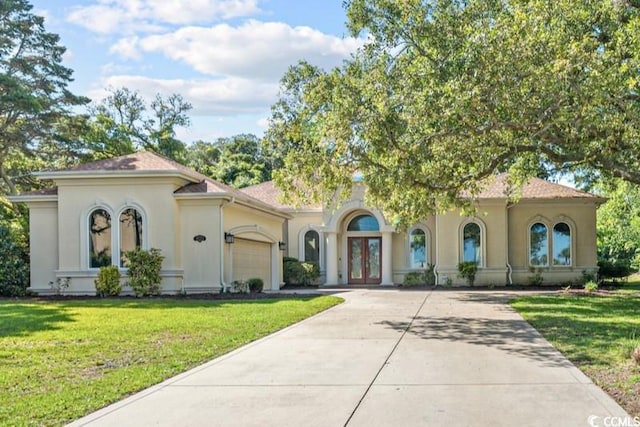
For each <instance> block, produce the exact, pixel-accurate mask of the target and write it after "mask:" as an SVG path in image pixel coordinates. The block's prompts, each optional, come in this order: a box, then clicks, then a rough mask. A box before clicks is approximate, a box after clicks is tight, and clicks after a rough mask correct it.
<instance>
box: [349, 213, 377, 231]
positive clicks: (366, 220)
mask: <svg viewBox="0 0 640 427" xmlns="http://www.w3.org/2000/svg"><path fill="white" fill-rule="evenodd" d="M347 231H380V225H379V224H378V220H377V219H375V217H373V216H372V215H358V216H357V217H355V218H353V219H352V220H351V222H350V223H349V226H348V227H347Z"/></svg>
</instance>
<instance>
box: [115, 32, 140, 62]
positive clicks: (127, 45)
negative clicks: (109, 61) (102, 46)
mask: <svg viewBox="0 0 640 427" xmlns="http://www.w3.org/2000/svg"><path fill="white" fill-rule="evenodd" d="M138 40H139V39H138V37H137V36H132V37H124V38H121V39H120V40H118V41H117V42H116V44H114V45H113V46H111V47H110V48H109V53H115V54H118V55H120V56H121V57H123V58H126V59H137V60H140V59H142V55H141V54H140V51H139V50H138Z"/></svg>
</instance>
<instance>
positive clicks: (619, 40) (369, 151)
mask: <svg viewBox="0 0 640 427" xmlns="http://www.w3.org/2000/svg"><path fill="white" fill-rule="evenodd" d="M638 3H639V2H637V1H630V0H628V1H624V0H603V1H575V0H554V1H550V0H466V1H464V0H402V1H398V0H347V1H345V2H344V4H345V7H346V10H347V16H348V23H347V25H348V28H349V30H350V31H351V33H352V34H353V35H361V34H364V35H367V37H368V40H369V41H368V43H366V45H365V46H364V47H363V48H361V49H360V50H359V51H358V52H357V53H356V54H355V55H354V56H353V57H352V58H351V59H350V60H349V61H346V62H345V63H344V64H343V66H341V67H339V68H336V69H334V70H331V71H329V72H325V71H323V70H320V69H318V68H316V67H314V66H313V65H310V64H307V63H304V62H301V63H300V64H298V65H297V66H295V67H292V68H291V69H290V70H289V71H288V73H287V74H286V75H285V76H284V78H283V80H282V83H281V94H280V99H279V101H278V102H277V103H276V104H275V105H274V107H273V114H272V118H271V126H270V129H269V131H268V133H267V139H268V141H269V142H270V144H271V145H273V146H275V147H276V148H277V149H278V150H280V151H281V152H283V153H285V154H286V156H287V157H286V160H285V166H286V167H285V169H283V170H282V171H281V172H280V173H278V174H277V176H276V179H277V181H278V182H279V183H280V185H281V186H282V187H283V188H284V189H285V193H286V194H287V195H288V197H289V198H290V199H291V200H293V201H301V200H308V199H310V198H311V199H319V198H322V197H329V196H331V195H333V194H334V192H335V191H338V193H339V194H342V193H341V192H340V191H339V190H340V189H349V188H350V183H351V181H352V178H353V176H354V174H359V175H361V176H362V179H363V180H364V182H365V183H366V184H367V185H368V188H369V191H368V197H369V198H370V199H371V200H370V201H371V202H373V203H375V204H376V205H378V206H380V207H381V208H382V209H383V210H384V211H385V212H386V213H387V214H389V215H390V217H391V219H392V220H394V221H397V222H402V223H408V222H412V221H415V220H416V219H418V218H420V217H423V216H424V215H426V214H428V213H431V212H433V211H436V210H441V209H446V208H448V207H451V206H452V205H457V204H458V205H459V204H461V203H463V202H464V200H461V199H460V195H461V194H469V193H471V194H472V193H473V192H475V191H477V190H478V185H479V182H480V181H481V180H482V179H484V178H486V177H488V176H490V175H492V174H494V173H495V172H496V171H510V172H511V177H512V180H513V183H514V185H515V186H516V187H517V184H519V183H522V182H523V181H524V180H525V179H526V178H527V177H529V176H531V175H533V174H536V173H538V172H539V171H540V168H541V167H543V168H553V169H556V170H567V169H571V168H574V169H576V168H579V169H582V170H595V171H598V173H599V174H600V175H602V176H612V177H619V178H623V179H625V180H628V181H630V182H633V183H636V184H638V183H640V72H639V70H640V68H639V67H640V5H639V4H638Z"/></svg>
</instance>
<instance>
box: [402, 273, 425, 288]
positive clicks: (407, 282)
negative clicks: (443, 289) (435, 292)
mask: <svg viewBox="0 0 640 427" xmlns="http://www.w3.org/2000/svg"><path fill="white" fill-rule="evenodd" d="M402 284H403V285H404V286H421V285H424V279H423V274H422V273H420V272H418V271H412V272H410V273H407V274H405V276H404V282H402Z"/></svg>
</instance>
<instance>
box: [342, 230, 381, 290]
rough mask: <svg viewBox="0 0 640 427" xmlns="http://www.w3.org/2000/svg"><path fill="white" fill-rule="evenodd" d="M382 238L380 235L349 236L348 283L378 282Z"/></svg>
mask: <svg viewBox="0 0 640 427" xmlns="http://www.w3.org/2000/svg"><path fill="white" fill-rule="evenodd" d="M381 247H382V239H381V238H380V237H349V238H348V249H349V254H348V256H349V283H353V284H367V285H368V284H372V285H374V284H380V282H381V279H382V272H381V269H380V264H381V261H382V251H381Z"/></svg>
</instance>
